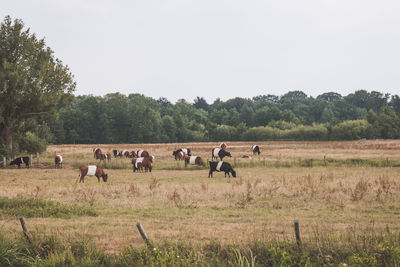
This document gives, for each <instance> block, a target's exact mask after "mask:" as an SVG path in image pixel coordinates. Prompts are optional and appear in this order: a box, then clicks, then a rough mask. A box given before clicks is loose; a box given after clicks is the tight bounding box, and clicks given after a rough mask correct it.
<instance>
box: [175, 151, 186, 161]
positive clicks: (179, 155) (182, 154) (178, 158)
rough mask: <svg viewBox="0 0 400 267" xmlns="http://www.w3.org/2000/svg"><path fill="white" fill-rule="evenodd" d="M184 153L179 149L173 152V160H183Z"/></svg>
mask: <svg viewBox="0 0 400 267" xmlns="http://www.w3.org/2000/svg"><path fill="white" fill-rule="evenodd" d="M185 156H186V153H185V152H183V151H179V152H178V153H176V154H175V160H183V159H185Z"/></svg>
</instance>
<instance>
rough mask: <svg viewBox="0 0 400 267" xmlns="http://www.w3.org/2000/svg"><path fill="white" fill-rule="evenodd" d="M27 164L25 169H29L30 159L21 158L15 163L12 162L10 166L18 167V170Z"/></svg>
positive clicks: (15, 160) (14, 161)
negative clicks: (23, 164)
mask: <svg viewBox="0 0 400 267" xmlns="http://www.w3.org/2000/svg"><path fill="white" fill-rule="evenodd" d="M22 163H25V167H26V168H29V166H30V163H29V157H21V158H16V159H14V160H13V161H11V162H10V166H12V165H17V166H18V168H21V164H22Z"/></svg>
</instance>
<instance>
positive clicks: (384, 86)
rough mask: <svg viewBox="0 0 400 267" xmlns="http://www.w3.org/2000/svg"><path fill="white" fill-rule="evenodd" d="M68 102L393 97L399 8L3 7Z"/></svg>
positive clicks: (181, 3)
mask: <svg viewBox="0 0 400 267" xmlns="http://www.w3.org/2000/svg"><path fill="white" fill-rule="evenodd" d="M6 15H10V16H11V17H12V18H13V19H15V18H19V19H22V20H23V21H24V23H25V25H26V27H29V28H30V29H31V31H32V32H34V33H36V34H37V36H39V37H41V38H43V37H44V38H45V40H46V44H47V45H48V46H49V47H50V48H51V49H52V50H53V51H54V53H55V56H56V57H57V58H59V59H61V60H62V61H63V63H64V64H66V65H68V66H69V67H70V69H71V72H72V73H73V74H74V76H75V81H76V82H77V88H76V92H75V93H76V94H77V95H79V94H94V95H105V94H107V93H112V92H120V93H123V94H130V93H143V94H145V95H147V96H151V97H154V98H159V97H161V96H163V97H166V98H168V99H169V100H170V101H172V102H175V101H176V100H177V99H180V98H184V99H186V100H187V101H189V102H192V101H193V99H194V98H195V97H196V96H202V97H204V98H205V99H206V100H207V101H208V102H210V103H212V102H213V101H214V100H215V99H216V98H218V97H219V98H221V99H222V100H227V99H229V98H233V97H236V96H241V97H253V96H256V95H260V94H275V95H279V96H280V95H283V94H285V93H286V92H288V91H291V90H302V91H303V92H305V93H306V94H307V95H312V96H314V97H315V96H317V95H319V94H321V93H324V92H330V91H335V92H338V93H340V94H342V95H347V94H349V93H351V92H354V91H355V90H358V89H366V90H368V91H371V90H376V91H379V92H383V93H391V94H400V1H398V0H380V1H376V0H274V1H271V0H249V1H244V0H243V1H236V0H225V1H224V0H198V1H190V0H158V1H156V0H140V1H139V0H131V1H129V0H113V1H98V0H96V1H95V0H84V1H82V0H58V1H54V0H36V1H32V0H24V1H23V0H12V1H11V0H9V1H2V3H1V5H0V16H1V20H2V21H3V20H4V17H5V16H6Z"/></svg>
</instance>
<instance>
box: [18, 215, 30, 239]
mask: <svg viewBox="0 0 400 267" xmlns="http://www.w3.org/2000/svg"><path fill="white" fill-rule="evenodd" d="M19 221H20V222H21V226H22V231H24V235H25V237H26V239H27V240H28V242H29V243H32V241H31V239H30V238H29V235H28V229H26V224H25V219H24V217H19Z"/></svg>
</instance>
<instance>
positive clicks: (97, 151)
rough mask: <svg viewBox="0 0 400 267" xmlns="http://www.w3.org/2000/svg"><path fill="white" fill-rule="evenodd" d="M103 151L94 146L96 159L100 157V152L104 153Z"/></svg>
mask: <svg viewBox="0 0 400 267" xmlns="http://www.w3.org/2000/svg"><path fill="white" fill-rule="evenodd" d="M102 153H103V152H102V151H101V149H100V148H97V147H96V148H93V156H94V158H95V159H99V157H100V154H102Z"/></svg>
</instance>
